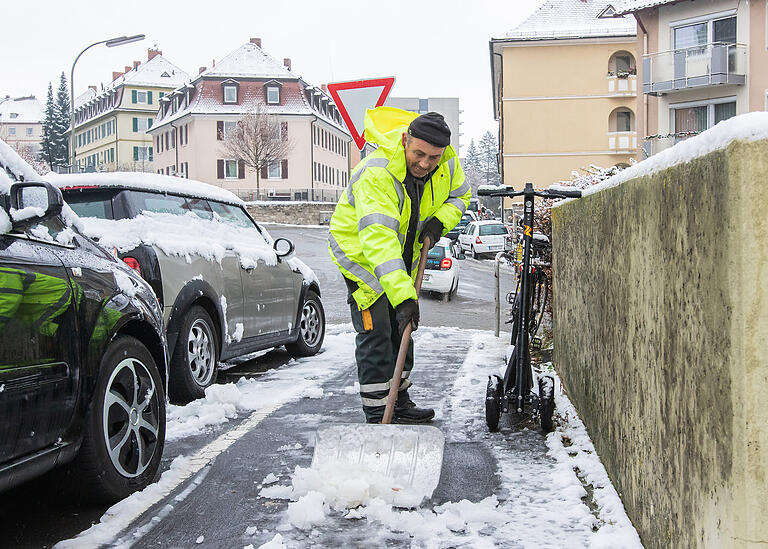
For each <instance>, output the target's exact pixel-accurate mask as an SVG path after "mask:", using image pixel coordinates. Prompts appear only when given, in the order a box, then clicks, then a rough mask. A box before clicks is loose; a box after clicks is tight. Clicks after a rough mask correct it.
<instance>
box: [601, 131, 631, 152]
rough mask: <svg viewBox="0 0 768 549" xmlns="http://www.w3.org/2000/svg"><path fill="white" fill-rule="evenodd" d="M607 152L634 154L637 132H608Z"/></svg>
mask: <svg viewBox="0 0 768 549" xmlns="http://www.w3.org/2000/svg"><path fill="white" fill-rule="evenodd" d="M608 150H609V151H612V152H615V153H634V152H635V151H636V150H637V132H608Z"/></svg>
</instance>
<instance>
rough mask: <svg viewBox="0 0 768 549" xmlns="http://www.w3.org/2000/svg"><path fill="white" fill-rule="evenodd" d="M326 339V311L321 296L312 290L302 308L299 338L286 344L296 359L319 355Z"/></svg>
mask: <svg viewBox="0 0 768 549" xmlns="http://www.w3.org/2000/svg"><path fill="white" fill-rule="evenodd" d="M324 338H325V311H324V310H323V302H322V301H320V296H319V295H317V294H316V293H315V292H313V291H312V290H309V291H307V296H306V298H304V303H303V304H302V306H301V316H300V320H299V337H298V339H296V341H295V342H293V343H288V344H286V346H285V348H286V350H287V351H288V353H289V354H290V355H291V356H292V357H295V358H300V357H304V356H312V355H315V354H317V352H318V351H319V350H320V347H322V346H323V339H324Z"/></svg>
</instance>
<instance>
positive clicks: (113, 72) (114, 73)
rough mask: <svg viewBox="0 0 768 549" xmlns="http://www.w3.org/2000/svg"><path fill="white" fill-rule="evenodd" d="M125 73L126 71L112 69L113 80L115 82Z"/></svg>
mask: <svg viewBox="0 0 768 549" xmlns="http://www.w3.org/2000/svg"><path fill="white" fill-rule="evenodd" d="M123 74H125V73H122V72H120V71H112V81H113V82H114V81H115V80H117V79H118V78H120V77H121V76H123Z"/></svg>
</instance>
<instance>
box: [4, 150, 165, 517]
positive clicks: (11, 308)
mask: <svg viewBox="0 0 768 549" xmlns="http://www.w3.org/2000/svg"><path fill="white" fill-rule="evenodd" d="M167 379H168V371H167V361H166V348H165V340H164V336H163V320H162V312H161V310H160V307H159V306H158V304H157V300H156V299H155V295H154V293H153V292H152V289H151V288H150V287H149V285H148V284H147V283H146V282H145V281H144V280H142V279H141V278H140V277H138V276H137V275H135V274H134V273H133V272H132V271H131V270H130V269H129V268H128V267H126V266H125V265H124V264H123V263H122V262H120V261H118V260H117V258H115V257H113V256H112V255H111V254H109V253H108V252H106V251H105V250H104V249H102V248H101V247H99V246H98V245H97V244H96V243H94V242H93V241H92V240H90V239H88V238H86V237H85V236H83V235H82V234H81V233H80V231H79V229H78V219H77V216H76V215H74V214H73V213H72V211H71V210H70V209H69V208H68V207H67V206H66V204H64V203H63V200H62V196H61V193H60V192H59V190H58V189H56V188H55V187H53V186H52V185H50V184H49V183H46V182H43V181H41V179H40V178H39V176H38V175H37V174H36V173H35V172H34V170H33V169H32V167H31V166H29V165H28V164H26V163H25V162H24V161H23V160H22V159H21V158H20V157H18V155H16V153H15V152H14V151H13V150H12V149H11V148H10V147H9V146H8V145H6V144H5V143H4V142H2V141H0V492H2V491H4V490H7V489H9V488H12V487H14V486H17V485H19V484H21V483H23V482H25V481H27V480H31V479H33V478H36V477H38V476H40V475H42V474H44V473H46V472H48V471H50V470H51V469H53V468H54V467H61V466H64V467H66V468H67V469H68V470H67V472H66V474H65V475H64V476H63V479H64V480H65V481H67V484H68V485H69V486H68V487H69V488H71V489H73V490H74V491H75V492H76V493H77V494H78V495H79V496H83V495H84V496H87V497H89V498H90V499H95V500H99V501H107V502H115V501H117V500H119V499H122V498H124V497H127V496H128V495H129V494H130V493H132V492H134V491H136V490H141V489H143V488H145V487H146V486H147V485H148V484H149V483H151V482H152V481H153V480H154V478H155V476H156V474H157V471H158V468H159V465H160V459H161V457H162V453H163V445H164V442H165V410H166V408H165V402H166V401H165V382H166V380H167ZM59 480H61V479H59Z"/></svg>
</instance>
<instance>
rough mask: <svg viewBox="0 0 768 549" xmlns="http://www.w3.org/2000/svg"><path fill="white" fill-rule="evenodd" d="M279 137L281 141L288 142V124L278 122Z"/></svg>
mask: <svg viewBox="0 0 768 549" xmlns="http://www.w3.org/2000/svg"><path fill="white" fill-rule="evenodd" d="M280 137H281V138H282V139H283V141H287V140H288V122H280Z"/></svg>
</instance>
